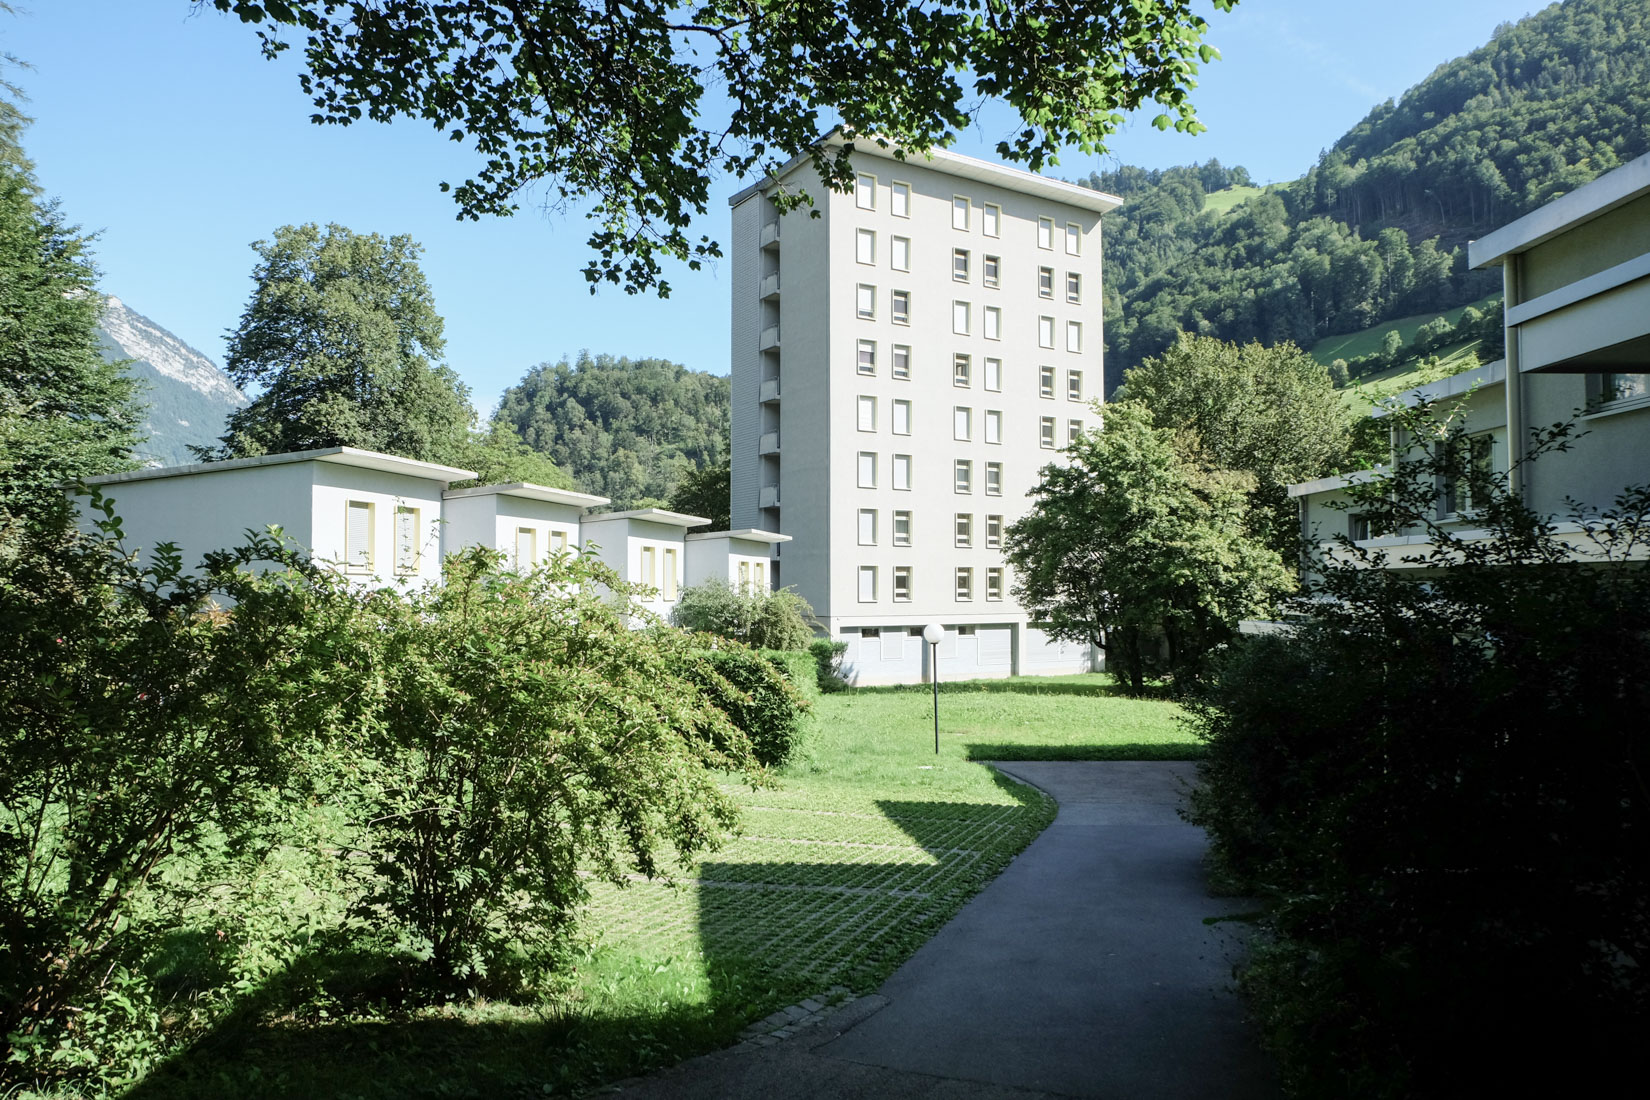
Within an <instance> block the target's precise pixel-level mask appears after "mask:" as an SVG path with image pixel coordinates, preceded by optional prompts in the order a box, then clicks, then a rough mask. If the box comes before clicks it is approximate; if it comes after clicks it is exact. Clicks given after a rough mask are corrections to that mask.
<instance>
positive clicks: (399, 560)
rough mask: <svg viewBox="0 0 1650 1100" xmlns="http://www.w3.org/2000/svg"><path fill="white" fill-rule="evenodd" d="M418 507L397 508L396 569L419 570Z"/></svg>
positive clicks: (413, 571)
mask: <svg viewBox="0 0 1650 1100" xmlns="http://www.w3.org/2000/svg"><path fill="white" fill-rule="evenodd" d="M418 550H419V547H418V509H417V508H397V509H396V510H395V571H396V572H397V573H416V572H418Z"/></svg>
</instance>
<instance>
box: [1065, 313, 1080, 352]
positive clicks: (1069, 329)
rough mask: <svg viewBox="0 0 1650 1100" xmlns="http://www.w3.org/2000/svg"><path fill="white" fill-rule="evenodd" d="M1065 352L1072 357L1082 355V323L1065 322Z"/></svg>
mask: <svg viewBox="0 0 1650 1100" xmlns="http://www.w3.org/2000/svg"><path fill="white" fill-rule="evenodd" d="M1066 351H1067V352H1068V353H1069V354H1072V355H1081V354H1083V322H1081V321H1067V322H1066Z"/></svg>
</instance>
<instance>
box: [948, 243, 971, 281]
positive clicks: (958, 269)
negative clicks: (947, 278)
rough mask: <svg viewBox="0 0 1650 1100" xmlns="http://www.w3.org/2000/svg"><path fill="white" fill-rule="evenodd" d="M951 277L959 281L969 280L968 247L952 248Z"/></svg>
mask: <svg viewBox="0 0 1650 1100" xmlns="http://www.w3.org/2000/svg"><path fill="white" fill-rule="evenodd" d="M951 277H952V278H953V279H955V280H956V281H957V282H959V283H966V282H968V249H966V248H954V249H952V250H951Z"/></svg>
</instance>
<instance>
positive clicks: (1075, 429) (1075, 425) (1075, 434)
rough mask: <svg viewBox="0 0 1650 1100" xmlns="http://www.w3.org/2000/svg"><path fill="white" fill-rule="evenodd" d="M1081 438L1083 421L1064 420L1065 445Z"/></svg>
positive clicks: (1069, 444)
mask: <svg viewBox="0 0 1650 1100" xmlns="http://www.w3.org/2000/svg"><path fill="white" fill-rule="evenodd" d="M1082 438H1083V422H1082V421H1081V420H1068V421H1066V446H1068V447H1069V446H1071V445H1072V444H1073V443H1076V442H1077V441H1078V440H1079V439H1082Z"/></svg>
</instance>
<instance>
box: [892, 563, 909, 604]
mask: <svg viewBox="0 0 1650 1100" xmlns="http://www.w3.org/2000/svg"><path fill="white" fill-rule="evenodd" d="M894 602H895V603H910V602H911V567H910V566H909V565H896V566H894Z"/></svg>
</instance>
